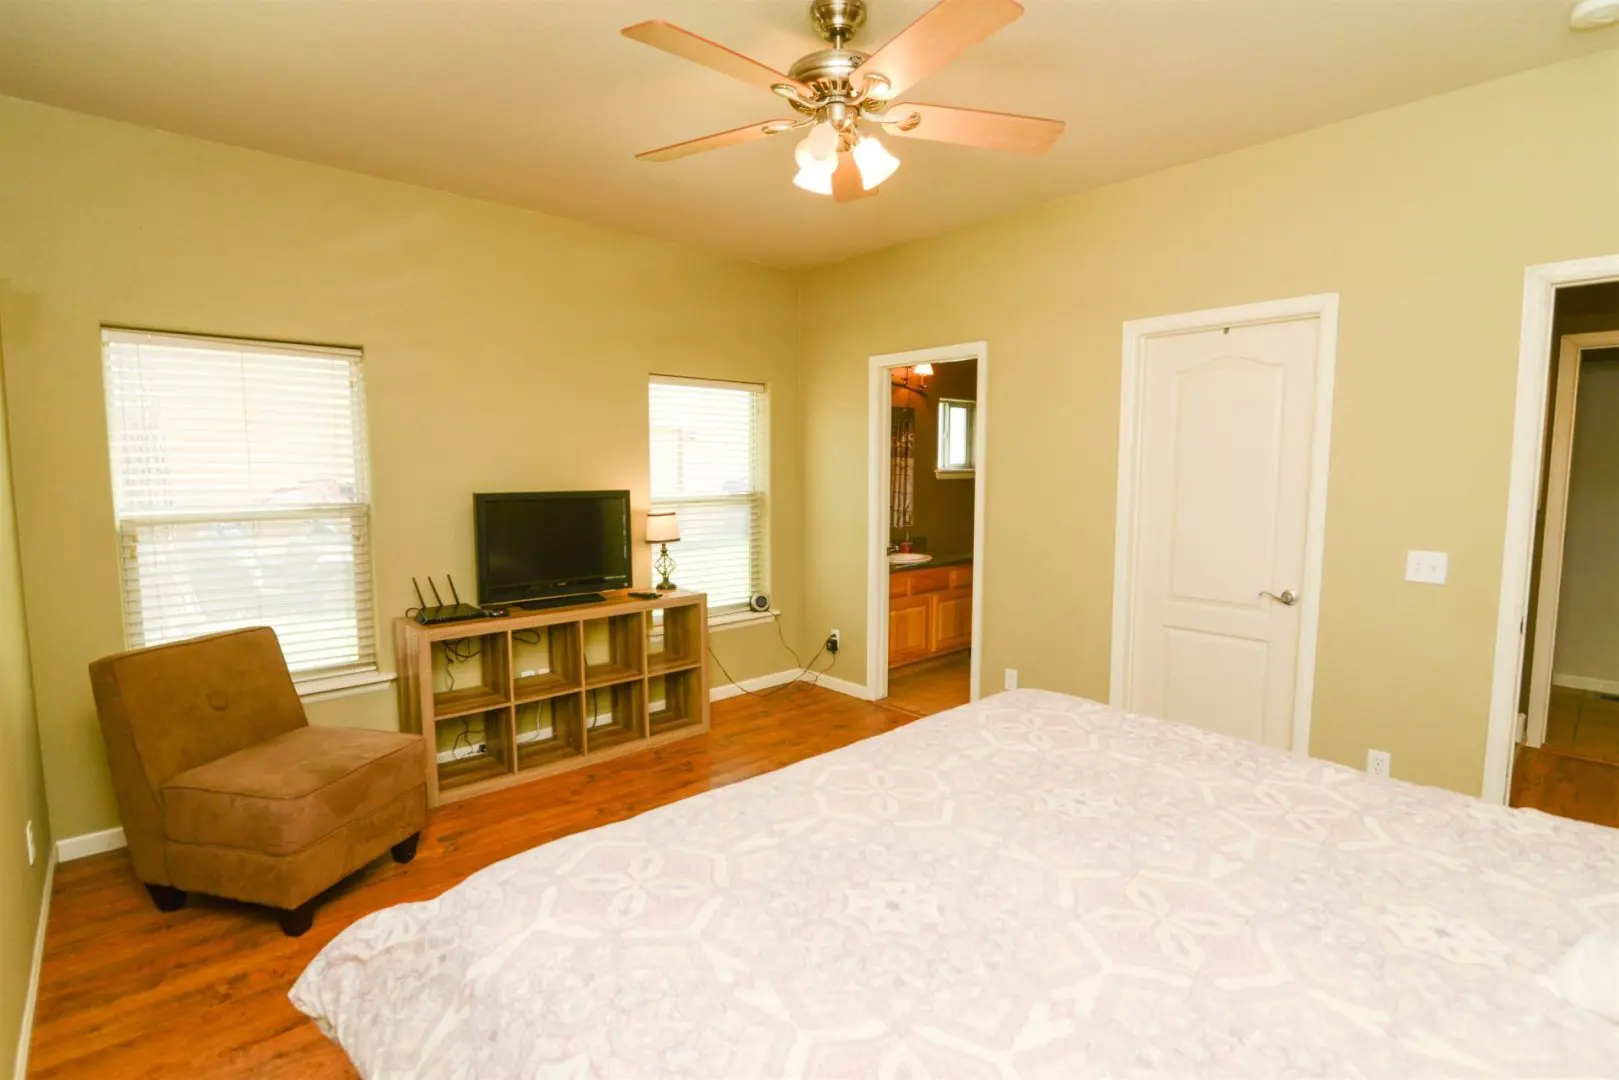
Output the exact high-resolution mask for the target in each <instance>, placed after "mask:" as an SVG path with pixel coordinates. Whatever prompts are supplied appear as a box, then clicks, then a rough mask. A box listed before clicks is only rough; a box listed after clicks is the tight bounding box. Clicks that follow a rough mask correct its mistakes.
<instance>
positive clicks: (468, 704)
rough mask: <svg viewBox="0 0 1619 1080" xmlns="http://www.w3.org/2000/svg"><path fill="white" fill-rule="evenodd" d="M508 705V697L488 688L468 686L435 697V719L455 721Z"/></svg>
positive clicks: (437, 694) (442, 692) (446, 691)
mask: <svg viewBox="0 0 1619 1080" xmlns="http://www.w3.org/2000/svg"><path fill="white" fill-rule="evenodd" d="M504 704H506V695H505V693H504V692H502V691H500V690H492V689H490V688H489V687H487V686H468V687H465V688H463V689H460V690H445V691H441V692H439V693H436V694H434V695H433V719H435V720H454V719H458V718H459V717H462V716H466V715H467V714H468V713H479V712H485V711H487V710H489V709H496V708H499V707H500V706H502V705H504Z"/></svg>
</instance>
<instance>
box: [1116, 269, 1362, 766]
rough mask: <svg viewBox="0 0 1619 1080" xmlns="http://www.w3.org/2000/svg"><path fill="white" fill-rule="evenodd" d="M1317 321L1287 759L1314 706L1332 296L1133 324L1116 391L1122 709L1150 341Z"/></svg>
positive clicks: (1333, 347) (1298, 747) (1334, 330)
mask: <svg viewBox="0 0 1619 1080" xmlns="http://www.w3.org/2000/svg"><path fill="white" fill-rule="evenodd" d="M1301 319H1315V320H1316V321H1317V322H1318V323H1319V327H1320V333H1319V334H1318V336H1317V349H1318V352H1317V356H1316V372H1315V416H1314V420H1313V424H1312V431H1311V443H1310V498H1309V504H1308V507H1307V509H1306V511H1305V533H1304V578H1303V581H1302V583H1301V585H1300V591H1301V593H1302V599H1301V601H1300V604H1299V642H1298V660H1297V669H1296V672H1295V677H1294V693H1293V730H1292V746H1293V751H1294V752H1295V753H1297V754H1299V755H1302V756H1308V754H1309V752H1310V710H1311V707H1312V705H1313V703H1314V700H1315V651H1316V640H1317V633H1318V630H1319V627H1320V621H1321V564H1322V551H1323V549H1324V547H1325V544H1326V533H1327V479H1328V466H1329V464H1330V460H1331V447H1332V394H1333V377H1334V372H1335V370H1336V368H1337V363H1338V294H1337V293H1322V294H1320V295H1316V296H1299V297H1293V298H1290V299H1286V300H1268V301H1264V302H1261V303H1257V304H1241V305H1238V306H1236V307H1227V308H1214V309H1211V310H1208V311H1192V312H1187V313H1185V314H1181V315H1164V316H1159V317H1157V318H1150V319H1135V320H1132V321H1130V322H1127V323H1125V324H1124V353H1123V373H1122V378H1121V380H1120V391H1119V398H1120V400H1119V475H1118V505H1117V510H1116V516H1115V519H1114V539H1113V641H1112V649H1111V656H1110V662H1109V673H1108V701H1109V702H1110V703H1111V704H1113V705H1115V706H1119V707H1121V708H1122V707H1126V705H1127V703H1126V701H1125V697H1126V694H1125V688H1126V687H1127V686H1128V685H1129V673H1130V668H1129V664H1130V655H1129V653H1130V650H1129V642H1130V629H1131V619H1132V615H1133V612H1132V604H1131V602H1130V597H1131V581H1132V579H1133V577H1134V574H1135V566H1134V558H1135V531H1136V479H1137V475H1138V473H1139V471H1140V456H1141V446H1140V439H1141V432H1140V425H1141V409H1142V404H1143V403H1142V400H1141V380H1142V378H1143V376H1144V371H1143V368H1142V359H1143V358H1144V357H1145V355H1146V348H1147V342H1148V339H1150V338H1154V337H1163V336H1167V335H1171V334H1190V333H1197V332H1200V331H1204V330H1215V329H1220V328H1223V327H1228V326H1252V325H1258V324H1262V323H1275V322H1292V321H1295V320H1301Z"/></svg>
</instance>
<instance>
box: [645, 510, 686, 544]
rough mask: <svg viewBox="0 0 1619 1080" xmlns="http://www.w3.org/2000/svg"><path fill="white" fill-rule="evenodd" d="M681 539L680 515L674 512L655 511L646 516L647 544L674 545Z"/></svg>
mask: <svg viewBox="0 0 1619 1080" xmlns="http://www.w3.org/2000/svg"><path fill="white" fill-rule="evenodd" d="M679 539H680V515H679V514H677V513H676V512H675V511H673V510H653V511H651V512H650V513H648V514H647V516H646V542H647V543H649V544H672V543H674V542H675V541H676V540H679Z"/></svg>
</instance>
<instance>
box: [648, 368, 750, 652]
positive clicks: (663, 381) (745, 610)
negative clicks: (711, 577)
mask: <svg viewBox="0 0 1619 1080" xmlns="http://www.w3.org/2000/svg"><path fill="white" fill-rule="evenodd" d="M655 385H665V386H686V387H696V388H699V389H703V388H707V389H714V390H731V391H736V390H742V391H746V392H748V393H750V394H752V395H753V401H752V413H751V417H750V419H751V425H750V432H749V441H750V446H749V461H750V469H749V472H750V474H751V475H750V477H749V484H750V489H749V490H748V491H746V492H738V493H734V494H716V495H665V496H660V495H658V494H657V492H656V491H655V490H653V487H652V483H653V481H652V475H651V464H652V457H651V449H652V447H651V442H652V431H653V417H652V406H651V396H650V395H651V388H652V387H653V386H655ZM647 391H648V401H647V437H648V438H647V441H648V456H647V464H648V475H647V490H648V493H649V496H648V505H649V509H651V510H674V511H676V512H677V513H678V512H680V511H681V510H682V509H683V508H684V507H686V506H697V505H717V504H729V505H746V506H748V507H749V508H750V517H751V526H750V535H749V547H750V548H751V549H752V550H755V551H757V553H758V559H757V562H756V563H755V565H754V568H753V569H754V573H753V574H752V579H753V580H752V581H751V582H750V583H749V587H748V591H749V594H750V597H751V595H752V594H754V593H765V594H767V595H768V594H769V592H770V574H771V558H770V537H771V530H770V430H771V428H770V388H769V386H768V385H767V384H765V383H758V382H744V381H741V380H735V379H710V378H699V377H694V376H688V375H669V374H663V373H660V372H652V373H649V374H648V376H647ZM685 527H686V526H685V524H684V523H683V524H682V530H684V529H685ZM647 546H648V549H649V551H650V552H652V553H653V554H652V557H653V558H656V550H657V546H658V545H656V544H648V545H647ZM671 554H672V555H673V557H674V559H675V562H676V564H677V567H676V570H675V573H674V575H673V577H674V579H675V584H676V586H677V587H680V588H684V587H685V586H684V585H683V584H682V583H681V581H680V570H679V568H678V563H679V561H680V549H679V545H678V543H676V546H675V549H674V551H673V552H671ZM653 580H654V581H655V580H656V572H654V574H653ZM698 588H700V586H699V587H698ZM771 617H772V615H771V614H770V613H768V612H755V611H753V610H752V608H751V607H750V605H749V603H748V601H747V600H742V601H739V602H736V603H728V604H718V605H716V604H714V603H712V597H710V604H709V608H708V624H709V627H710V629H716V630H717V629H724V628H728V627H732V626H737V625H745V624H747V623H750V622H755V621H762V620H764V619H768V618H771Z"/></svg>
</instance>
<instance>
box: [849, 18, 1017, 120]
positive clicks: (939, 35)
mask: <svg viewBox="0 0 1619 1080" xmlns="http://www.w3.org/2000/svg"><path fill="white" fill-rule="evenodd" d="M1022 14H1023V5H1022V4H1020V3H1018V2H1017V0H939V3H937V4H934V5H933V6H932V7H931V8H929V9H928V10H927V11H926V12H924V13H923V14H922V17H921V18H919V19H917V20H916V21H915V22H914V23H912V24H911V25H910V26H907V27H906V28H905V29H904V30H901V31H900V32H899V34H898V35H897V36H896V37H894V38H893V39H892V40H890V41H889V42H888V43H887V44H886V45H884V46H883V47H882V48H880V49H878V50H877V51H876V52H874V53H872V54H871V56H870V57H869V58H868V59H867V60H866V62H865V63H864V64H861V65H860V67H859V69H858V70H857V71H856V82H855V85H856V86H859V85H860V83H859V76H861V75H866V74H871V75H881V76H882V77H883V79H884V81H886V82H887V83H888V87H889V97H890V99H891V98H892V97H893V95H895V94H902V93H904V92H905V91H906V90H908V89H910V88H911V87H912V86H915V85H916V84H917V83H919V82H921V81H922V80H923V79H925V78H927V77H928V76H929V75H931V74H933V73H934V72H935V71H938V70H939V69H940V68H942V67H944V66H945V65H946V64H948V63H949V62H950V61H952V60H954V59H955V58H956V57H958V56H960V55H961V54H962V53H963V52H965V51H966V50H967V48H968V47H969V46H972V45H976V44H977V43H978V42H980V41H983V40H984V39H985V38H987V37H989V36H990V35H991V34H993V33H994V32H995V31H997V30H999V29H1000V28H1001V27H1003V26H1005V25H1007V24H1008V23H1010V22H1012V21H1013V20H1015V19H1016V18H1017V17H1018V16H1019V15H1022Z"/></svg>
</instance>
